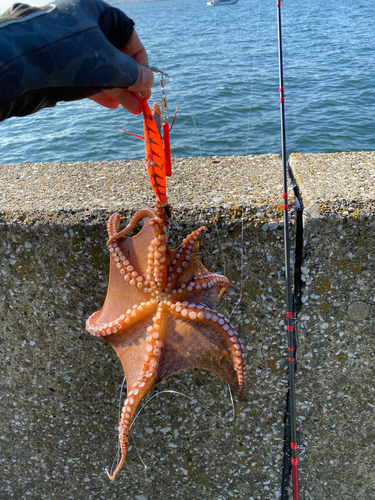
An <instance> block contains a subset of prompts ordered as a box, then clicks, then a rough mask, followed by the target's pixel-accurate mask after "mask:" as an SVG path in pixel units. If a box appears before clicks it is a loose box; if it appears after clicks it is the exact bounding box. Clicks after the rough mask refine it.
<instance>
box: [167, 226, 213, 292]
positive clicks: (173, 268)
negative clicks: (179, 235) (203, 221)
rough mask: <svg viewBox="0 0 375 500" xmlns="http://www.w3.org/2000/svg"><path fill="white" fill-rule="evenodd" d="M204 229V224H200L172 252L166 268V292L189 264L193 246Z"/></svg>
mask: <svg viewBox="0 0 375 500" xmlns="http://www.w3.org/2000/svg"><path fill="white" fill-rule="evenodd" d="M205 229H206V228H205V226H202V227H200V228H199V229H197V230H196V231H193V232H192V233H190V234H189V235H188V236H187V237H186V238H185V239H184V240H183V241H182V243H181V245H180V246H179V247H178V248H177V250H176V251H175V252H174V254H173V257H172V259H171V262H170V266H169V268H168V273H169V275H168V281H167V287H166V292H169V291H170V290H171V289H172V288H173V287H174V286H175V283H176V282H177V281H178V278H179V276H180V275H181V274H182V273H183V270H184V268H186V267H187V266H188V265H189V261H190V260H191V257H192V253H193V250H194V246H195V245H197V243H198V240H199V237H200V234H201V232H202V231H204V230H205Z"/></svg>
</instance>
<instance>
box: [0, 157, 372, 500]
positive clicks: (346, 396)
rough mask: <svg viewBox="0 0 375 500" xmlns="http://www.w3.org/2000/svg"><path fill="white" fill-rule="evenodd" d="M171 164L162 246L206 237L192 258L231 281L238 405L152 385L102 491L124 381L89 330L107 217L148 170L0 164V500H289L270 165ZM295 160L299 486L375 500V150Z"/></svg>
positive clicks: (127, 165)
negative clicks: (239, 356)
mask: <svg viewBox="0 0 375 500" xmlns="http://www.w3.org/2000/svg"><path fill="white" fill-rule="evenodd" d="M173 163H174V164H173V171H174V173H173V177H172V179H171V180H170V182H169V188H168V189H169V193H170V195H169V196H170V203H171V204H172V205H173V206H174V209H175V220H176V224H177V225H178V227H177V226H176V227H172V241H171V246H176V245H177V242H179V241H181V239H182V238H183V237H184V236H185V235H186V234H187V233H188V232H190V231H191V230H193V229H195V228H196V227H199V226H200V225H203V224H204V225H206V226H207V228H208V229H207V231H206V233H205V235H204V236H203V237H202V241H201V254H202V260H203V262H204V264H205V266H206V267H207V268H208V269H209V270H210V271H217V272H221V273H223V274H226V276H228V278H229V279H230V280H231V282H232V286H231V289H230V291H229V293H227V294H226V296H224V297H223V299H222V300H221V302H220V304H219V308H220V310H221V311H222V312H223V313H224V314H225V315H230V314H232V316H231V319H232V321H233V322H234V324H235V325H236V326H237V328H238V331H239V333H240V336H241V337H242V338H243V340H244V341H245V344H246V349H247V352H248V372H249V381H248V387H247V397H248V400H249V401H248V402H247V403H239V402H238V401H236V400H235V401H234V409H235V416H234V420H233V421H232V419H231V402H230V396H229V394H228V389H227V387H226V386H225V384H223V383H222V382H221V380H220V379H218V378H217V377H216V376H214V375H212V374H210V373H203V372H199V371H194V372H185V373H181V374H179V375H178V376H175V377H173V378H171V379H170V380H168V381H166V382H164V383H162V384H161V385H160V386H159V387H158V388H157V389H156V390H155V391H154V394H157V396H156V397H154V398H153V399H152V400H151V401H150V403H149V404H148V405H147V407H146V408H145V409H144V410H143V411H142V413H141V414H140V416H139V417H138V419H137V421H136V423H135V424H134V426H133V428H132V437H131V450H130V452H129V455H128V458H127V462H126V464H125V466H124V468H123V471H122V472H121V473H120V475H119V476H118V478H117V479H116V481H115V482H114V483H110V481H109V480H108V479H107V477H106V475H105V474H104V472H103V469H104V468H105V467H108V466H111V463H112V461H113V459H114V458H115V455H116V447H117V431H116V428H117V422H118V400H119V397H120V386H121V383H122V378H123V373H122V369H121V366H120V363H119V362H118V361H117V359H116V356H115V354H114V353H113V352H112V351H111V349H110V348H109V347H108V346H107V344H106V343H105V342H104V341H103V340H101V339H98V338H93V337H91V336H90V335H89V334H88V333H87V332H86V331H85V329H84V324H85V320H86V318H87V317H88V316H89V315H90V314H91V313H92V312H93V311H95V310H97V309H98V308H99V307H100V306H101V304H102V302H103V299H104V297H105V292H106V285H107V279H108V263H109V262H108V261H109V258H108V253H107V250H106V247H105V241H106V232H105V230H106V227H105V222H106V219H107V218H108V216H109V215H110V214H111V213H112V212H113V211H120V212H121V213H122V215H123V216H124V218H129V217H130V215H131V214H132V213H134V211H136V210H138V209H140V208H142V207H143V206H147V205H150V204H152V203H153V196H152V192H151V189H150V188H149V186H148V180H147V179H146V175H145V167H144V162H101V163H95V162H88V163H60V164H47V163H43V164H23V165H1V166H0V182H1V185H2V186H3V195H2V198H1V199H0V231H1V243H0V248H1V259H0V273H1V284H0V287H1V289H0V299H1V300H0V307H1V330H0V336H1V337H0V341H1V350H0V362H1V366H2V370H1V379H0V397H1V406H0V461H1V475H0V498H1V499H11V498H17V499H36V500H39V499H48V500H49V499H52V498H58V499H61V498H64V499H105V500H112V499H116V500H118V499H136V500H145V499H147V500H154V499H155V500H158V499H162V498H168V499H173V498H179V499H184V500H185V499H186V500H192V499H202V498H204V499H209V500H211V499H212V500H213V499H215V500H219V499H229V498H236V499H240V500H245V499H246V500H249V499H254V500H255V499H280V498H283V499H286V498H288V481H289V479H290V478H289V475H288V472H289V471H288V467H284V449H285V434H286V431H285V425H284V423H285V422H284V421H285V417H286V408H287V405H286V402H287V390H286V388H287V371H286V368H287V362H286V359H287V354H286V336H285V328H284V317H285V287H284V273H283V269H282V268H283V259H284V252H283V224H282V199H281V192H282V186H281V184H282V179H281V162H280V159H279V157H278V156H276V155H264V156H248V157H220V158H219V157H216V158H215V157H211V158H194V159H193V158H191V159H190V158H187V159H175V160H174V162H173ZM291 165H292V169H293V173H294V176H295V178H296V181H297V183H298V187H299V191H300V199H299V202H298V203H296V204H295V207H297V208H299V210H296V209H292V210H291V216H292V218H291V228H292V240H293V241H292V246H293V248H294V243H295V237H294V235H295V234H296V230H297V229H298V233H297V234H298V237H297V246H298V249H297V253H296V256H297V266H296V269H297V289H298V290H299V289H300V284H302V285H303V286H302V295H301V296H300V295H298V297H297V300H300V299H301V301H302V305H301V307H300V309H299V311H298V322H297V336H298V338H297V342H298V372H297V374H298V380H297V382H298V391H297V393H298V421H299V441H300V443H301V445H302V446H301V452H302V455H301V459H300V466H301V467H300V468H301V490H302V491H303V492H304V495H305V497H304V498H306V499H326V498H335V499H336V498H337V499H344V500H346V499H348V500H349V499H350V500H352V499H353V498H364V499H367V498H368V499H371V498H374V497H375V473H374V472H373V469H374V465H375V450H374V444H373V443H374V442H375V439H374V437H375V429H374V406H375V383H374V352H375V348H374V344H375V335H374V334H375V322H374V310H375V293H374V291H373V282H374V279H375V269H374V250H373V248H374V232H375V219H374V215H375V204H374V199H375V188H374V179H375V154H374V153H342V154H333V155H299V154H296V155H292V158H291ZM292 198H293V197H292ZM292 201H293V199H292ZM301 202H303V206H304V210H303V212H302V210H301V205H300V204H301ZM297 215H298V218H297ZM242 219H243V229H244V237H243V245H242V243H241V240H242V237H241V234H242ZM297 220H298V226H299V227H298V228H297V222H296V221H297ZM302 220H303V227H302V224H301V223H300V222H301V221H302ZM302 229H303V238H302V236H301V234H302ZM302 245H304V246H303V255H302V258H303V260H302V262H301V260H300V258H299V256H300V251H302ZM242 247H243V268H242V271H241V266H240V262H241V248H242ZM301 264H302V267H301ZM300 268H301V273H299V272H298V271H299V269H300ZM241 276H242V278H241ZM300 276H301V279H300ZM241 289H242V290H243V293H242V301H241V302H240V304H239V306H238V307H235V304H236V303H237V301H238V299H239V297H240V295H241ZM165 390H168V391H169V390H173V391H178V392H180V393H183V394H184V395H185V396H181V395H178V394H173V393H170V392H167V393H165V392H164V393H162V392H163V391H165ZM158 393H161V394H158ZM186 396H188V397H189V398H191V399H188V398H187V397H186ZM210 411H212V412H214V413H215V414H216V416H214V415H212V414H211V413H210ZM286 451H288V450H286ZM302 498H303V497H302Z"/></svg>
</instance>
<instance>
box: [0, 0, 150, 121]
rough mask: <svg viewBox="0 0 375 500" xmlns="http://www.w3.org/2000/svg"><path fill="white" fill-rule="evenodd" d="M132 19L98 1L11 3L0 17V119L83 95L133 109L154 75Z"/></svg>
mask: <svg viewBox="0 0 375 500" xmlns="http://www.w3.org/2000/svg"><path fill="white" fill-rule="evenodd" d="M4 16H5V17H4ZM133 26H134V23H133V21H132V20H131V19H129V18H128V17H127V16H126V15H125V14H124V13H123V12H122V11H121V10H119V9H117V8H115V7H112V6H110V5H108V4H106V3H105V2H104V1H102V0H57V1H56V2H54V4H52V5H47V6H45V7H42V8H36V7H29V6H27V5H25V4H15V5H14V6H13V7H12V8H11V9H10V10H9V11H7V12H6V13H5V14H4V15H3V17H1V18H0V46H1V51H0V120H4V119H6V118H9V117H11V116H26V115H29V114H31V113H35V112H36V111H39V110H40V109H42V108H45V107H52V106H55V105H56V103H57V102H59V101H75V100H78V99H83V98H87V97H93V99H94V100H95V101H96V102H98V103H99V104H102V105H104V106H106V107H110V108H114V107H117V106H118V105H119V104H121V105H123V106H124V107H125V108H126V109H128V110H129V111H131V112H132V113H135V114H137V113H139V112H140V103H139V101H138V99H137V92H138V91H141V92H142V93H145V94H146V97H147V98H148V97H149V96H150V94H151V92H150V88H151V86H152V83H153V74H152V71H151V70H149V69H148V68H145V67H144V64H147V62H148V58H147V53H146V51H145V48H144V47H143V45H142V43H141V41H140V40H139V37H138V35H137V34H136V32H135V31H134V29H133Z"/></svg>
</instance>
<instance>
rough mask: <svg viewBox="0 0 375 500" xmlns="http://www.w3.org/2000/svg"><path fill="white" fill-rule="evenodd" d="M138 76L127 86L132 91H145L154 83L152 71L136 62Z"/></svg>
mask: <svg viewBox="0 0 375 500" xmlns="http://www.w3.org/2000/svg"><path fill="white" fill-rule="evenodd" d="M138 71H139V72H138V78H137V81H136V82H135V83H134V85H131V86H130V87H128V90H131V91H133V92H139V91H145V90H148V89H150V88H151V87H152V85H153V84H154V73H153V72H152V71H151V70H150V69H149V68H145V67H144V66H140V65H139V64H138Z"/></svg>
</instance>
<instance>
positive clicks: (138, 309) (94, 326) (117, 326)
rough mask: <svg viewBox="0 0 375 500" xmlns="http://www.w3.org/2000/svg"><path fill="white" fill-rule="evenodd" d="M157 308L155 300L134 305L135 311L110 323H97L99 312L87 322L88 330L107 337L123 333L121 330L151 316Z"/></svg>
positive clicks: (127, 312) (131, 310) (132, 310)
mask: <svg viewBox="0 0 375 500" xmlns="http://www.w3.org/2000/svg"><path fill="white" fill-rule="evenodd" d="M155 307H156V300H155V299H151V300H149V301H148V302H141V303H140V304H134V306H133V309H128V310H127V311H126V313H125V314H122V315H121V316H120V317H119V318H116V319H114V320H112V321H111V322H109V323H100V322H97V321H96V318H97V316H98V311H97V312H95V313H94V314H92V315H91V316H90V317H89V319H88V320H87V321H86V330H87V331H88V332H89V333H91V335H95V336H98V337H106V336H107V335H112V334H113V333H118V332H121V330H124V329H125V328H127V327H129V326H131V325H133V324H134V323H137V322H138V321H140V320H141V319H143V318H145V317H147V316H149V315H150V314H152V312H153V311H154V310H155Z"/></svg>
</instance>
